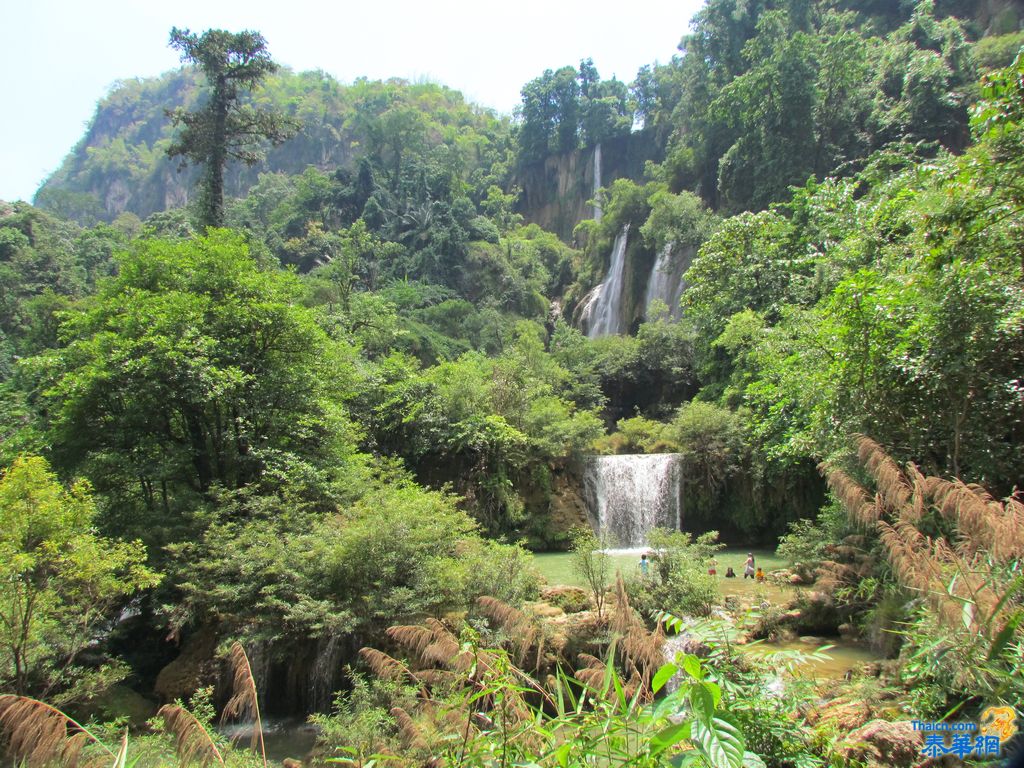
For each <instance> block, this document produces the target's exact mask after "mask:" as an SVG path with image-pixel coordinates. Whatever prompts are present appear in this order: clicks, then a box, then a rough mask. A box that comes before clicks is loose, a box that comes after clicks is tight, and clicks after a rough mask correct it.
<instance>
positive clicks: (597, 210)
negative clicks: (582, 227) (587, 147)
mask: <svg viewBox="0 0 1024 768" xmlns="http://www.w3.org/2000/svg"><path fill="white" fill-rule="evenodd" d="M603 214H604V210H603V209H602V208H601V143H600V142H598V143H597V146H595V147H594V221H600V220H601V216H602V215H603Z"/></svg>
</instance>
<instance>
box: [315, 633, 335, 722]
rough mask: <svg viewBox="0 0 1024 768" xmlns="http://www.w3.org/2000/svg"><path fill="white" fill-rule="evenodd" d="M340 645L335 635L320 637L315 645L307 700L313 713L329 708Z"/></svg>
mask: <svg viewBox="0 0 1024 768" xmlns="http://www.w3.org/2000/svg"><path fill="white" fill-rule="evenodd" d="M340 645H341V643H340V642H339V640H338V636H337V635H331V636H330V637H321V638H320V640H319V641H318V643H317V649H316V659H315V660H314V661H313V665H312V666H311V667H310V669H309V700H310V703H311V704H312V705H313V711H315V712H324V711H326V710H327V709H328V708H329V707H330V704H331V694H333V693H334V690H335V685H334V680H335V677H336V675H337V672H338V667H339V666H340V664H341V648H340Z"/></svg>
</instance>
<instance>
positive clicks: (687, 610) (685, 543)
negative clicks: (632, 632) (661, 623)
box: [626, 529, 723, 616]
mask: <svg viewBox="0 0 1024 768" xmlns="http://www.w3.org/2000/svg"><path fill="white" fill-rule="evenodd" d="M648 541H649V542H650V545H651V549H652V550H653V556H652V558H651V563H652V565H653V566H654V568H653V571H652V573H651V574H650V575H649V576H648V577H646V578H644V577H641V578H637V579H632V580H630V581H629V582H628V583H627V585H626V589H627V594H628V595H629V599H630V602H631V603H632V605H633V606H634V608H636V609H637V610H638V611H640V612H641V613H642V614H644V615H650V614H652V613H654V612H656V611H667V612H668V613H671V614H673V615H677V616H682V615H697V616H706V615H708V614H709V613H710V612H711V608H712V607H713V606H714V605H715V603H716V602H717V601H718V584H717V582H716V580H715V577H714V576H711V575H710V574H708V571H707V569H708V561H709V560H710V559H711V557H712V556H713V555H714V553H715V552H716V551H718V550H719V549H721V548H722V546H723V545H722V544H719V543H718V532H717V531H709V532H708V533H705V534H701V535H700V536H699V537H697V539H696V541H694V540H692V539H691V537H690V534H688V533H680V532H679V531H668V530H663V529H657V530H655V531H652V532H651V534H650V536H649V537H648Z"/></svg>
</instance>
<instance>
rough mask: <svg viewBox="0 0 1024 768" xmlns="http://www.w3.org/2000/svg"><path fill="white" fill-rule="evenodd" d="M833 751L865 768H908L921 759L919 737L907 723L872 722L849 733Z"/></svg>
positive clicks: (908, 722) (909, 723) (905, 721)
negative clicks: (906, 767) (893, 767)
mask: <svg viewBox="0 0 1024 768" xmlns="http://www.w3.org/2000/svg"><path fill="white" fill-rule="evenodd" d="M836 751H837V752H838V753H839V754H840V755H842V756H843V757H845V758H846V759H847V760H849V761H851V762H854V761H855V762H858V763H864V764H866V765H868V766H911V765H914V764H915V763H917V762H918V760H919V758H920V757H921V734H920V733H918V732H917V731H915V730H914V726H913V724H912V723H911V722H910V721H909V720H898V721H895V722H889V721H887V720H872V721H870V722H868V723H865V724H864V725H863V726H861V727H860V728H858V729H856V730H855V731H852V732H851V733H850V735H849V736H847V737H846V738H845V739H844V740H843V741H842V742H840V744H839V745H837V747H836Z"/></svg>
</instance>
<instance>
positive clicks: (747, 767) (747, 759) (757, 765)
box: [743, 752, 766, 768]
mask: <svg viewBox="0 0 1024 768" xmlns="http://www.w3.org/2000/svg"><path fill="white" fill-rule="evenodd" d="M743 768H766V766H765V764H764V760H762V759H761V757H760V756H759V755H755V754H754V753H753V752H744V753H743Z"/></svg>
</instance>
